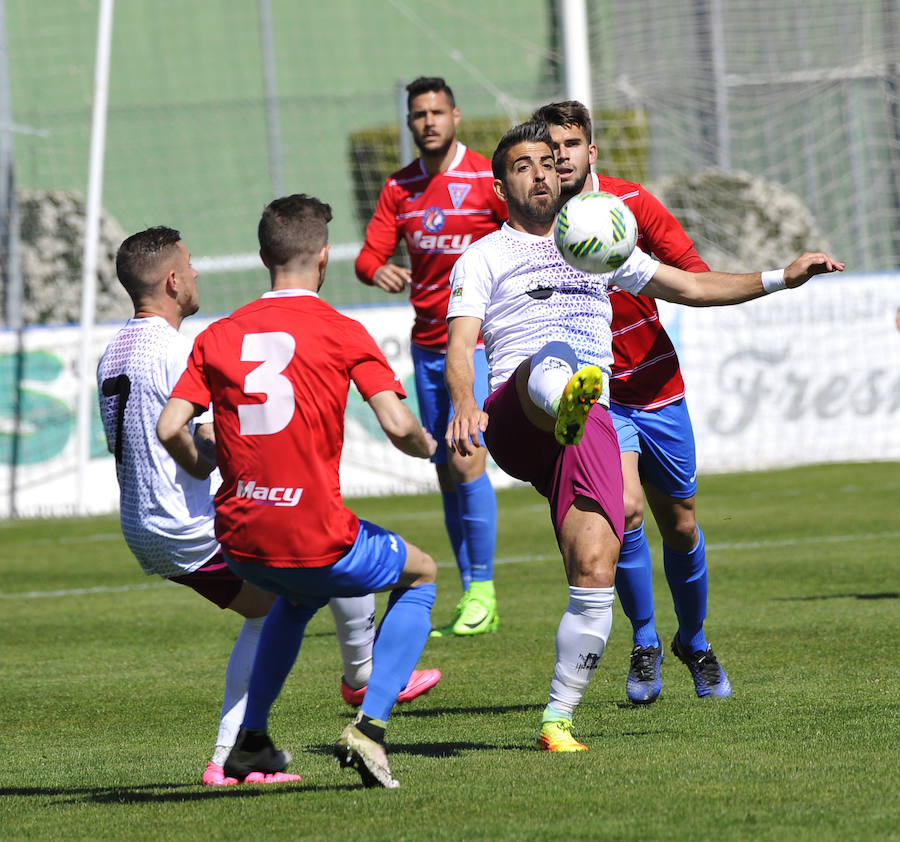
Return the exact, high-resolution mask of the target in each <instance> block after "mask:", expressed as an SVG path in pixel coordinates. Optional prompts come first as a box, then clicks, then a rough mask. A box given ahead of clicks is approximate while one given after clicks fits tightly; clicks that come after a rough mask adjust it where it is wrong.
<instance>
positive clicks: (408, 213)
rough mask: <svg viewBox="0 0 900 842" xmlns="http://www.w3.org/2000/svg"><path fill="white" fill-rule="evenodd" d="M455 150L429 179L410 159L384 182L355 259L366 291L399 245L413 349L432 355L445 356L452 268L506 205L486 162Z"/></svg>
mask: <svg viewBox="0 0 900 842" xmlns="http://www.w3.org/2000/svg"><path fill="white" fill-rule="evenodd" d="M457 147H458V148H457V154H456V158H455V159H454V160H453V163H452V164H451V165H450V168H449V169H448V170H446V171H445V172H442V173H438V174H437V175H429V174H428V173H427V172H425V167H424V165H423V164H422V159H421V158H416V160H415V161H413V162H412V163H411V164H409V166H406V167H404V168H403V169H402V170H398V171H397V172H395V173H394V174H393V175H392V176H391V177H390V178H389V179H388V180H387V183H386V184H385V185H384V187H383V188H382V190H381V194H380V195H379V197H378V204H377V205H376V207H375V214H374V215H373V216H372V219H371V220H370V222H369V224H368V226H367V227H366V240H365V243H363V247H362V251H361V252H360V253H359V257H357V258H356V276H357V277H358V278H359V279H360V280H361V281H362V282H363V283H365V284H371V283H372V278H373V277H374V275H375V272H376V270H377V269H378V268H379V267H381V266H383V265H384V264H385V263H387V262H388V260H389V259H390V257H391V255H393V253H394V250H395V249H396V248H397V243H399V242H400V238H401V237H403V239H404V241H405V242H406V247H407V249H408V251H409V259H410V265H411V271H412V288H411V290H410V294H409V300H410V302H411V303H412V305H413V307H414V308H415V311H416V318H415V322H414V323H413V329H412V341H413V342H415V343H416V345H421V346H422V347H424V348H429V349H431V350H436V351H444V350H446V348H447V305H448V304H449V302H450V270H451V269H452V268H453V264H454V263H456V259H457V258H458V257H459V256H460V255H461V254H462V253H463V251H464V250H465V248H466V247H467V246H468V245H469V244H470V243H473V242H475V240H479V239H481V238H482V237H483V236H484V235H485V234H490V233H491V232H492V231H496V230H497V229H498V228H499V227H500V225H501V224H502V223H503V222H504V220H506V217H507V212H506V203H505V202H504V201H502V200H501V199H499V198H498V197H497V194H496V193H494V187H493V184H494V176H493V173H492V172H491V162H490V161H489V160H488V159H487V158H485V157H484V156H483V155H479V154H478V153H477V152H473V151H472V150H471V149H468V148H466V147H465V146H463V144H461V143H457Z"/></svg>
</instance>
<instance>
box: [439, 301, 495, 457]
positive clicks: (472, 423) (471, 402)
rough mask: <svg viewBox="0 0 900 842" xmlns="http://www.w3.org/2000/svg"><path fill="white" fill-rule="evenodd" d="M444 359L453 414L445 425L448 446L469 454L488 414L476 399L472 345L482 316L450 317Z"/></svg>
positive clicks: (477, 440) (477, 445) (475, 444)
mask: <svg viewBox="0 0 900 842" xmlns="http://www.w3.org/2000/svg"><path fill="white" fill-rule="evenodd" d="M448 331H449V334H448V336H449V339H448V345H447V362H446V366H445V369H444V379H445V380H446V381H447V390H448V391H449V392H450V399H451V400H452V401H453V409H454V414H453V417H452V418H451V419H450V423H449V424H448V425H447V434H446V436H445V441H446V442H447V447H448V448H449V449H450V450H451V451H453V450H455V451H457V452H458V453H459V454H460V456H469V455H470V454H472V453H474V451H475V448H476V447H481V434H482V433H483V432H484V431H485V430H486V429H487V425H488V415H487V413H486V412H484V411H483V410H482V409H480V408H479V406H478V403H477V402H476V400H475V393H474V386H475V364H474V362H473V360H474V357H475V346H476V344H477V342H478V334H479V332H480V331H481V319H477V318H475V317H474V316H457V317H455V318H452V319H450V322H449V327H448Z"/></svg>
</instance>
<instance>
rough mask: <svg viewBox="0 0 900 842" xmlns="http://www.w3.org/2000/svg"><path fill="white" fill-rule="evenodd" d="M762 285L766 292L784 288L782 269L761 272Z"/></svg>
mask: <svg viewBox="0 0 900 842" xmlns="http://www.w3.org/2000/svg"><path fill="white" fill-rule="evenodd" d="M762 285H763V289H764V290H765V291H766V292H767V293H769V292H775V291H776V290H779V289H784V288H785V283H784V269H771V270H770V271H768V272H763V273H762Z"/></svg>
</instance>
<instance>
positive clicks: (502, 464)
mask: <svg viewBox="0 0 900 842" xmlns="http://www.w3.org/2000/svg"><path fill="white" fill-rule="evenodd" d="M515 379H516V375H515V373H513V374H512V375H511V376H510V378H509V380H507V381H506V383H504V384H503V385H502V386H501V387H500V388H499V389H497V391H496V392H494V393H493V394H492V395H490V396H489V397H488V399H487V400H486V401H485V403H484V411H485V412H487V414H488V416H489V418H490V423H489V424H488V428H487V429H486V430H485V431H484V443H485V444H486V445H487V449H488V451H489V452H490V454H491V457H492V458H493V460H494V461H495V462H496V463H497V466H498V467H499V468H501V469H502V470H503V471H505V472H506V473H507V474H509V475H510V476H511V477H515V478H516V479H520V480H523V481H524V482H530V483H531V484H532V485H533V486H534V487H535V488H536V489H537V490H538V491H539V492H540V493H541V494H542V495H543V496H544V497H546V498H547V499H548V500H549V502H550V519H551V521H552V522H553V528H554V529H555V530H556V534H557V536H558V535H559V531H560V529H561V527H562V522H563V519H564V518H565V516H566V513H567V512H568V511H569V509H570V508H571V507H572V504H573V503H574V502H575V498H576V497H587V498H589V499H591V500H594V501H596V502H597V503H598V504H599V506H600V508H601V509H602V510H603V513H604V514H605V515H606V518H607V520H608V521H609V523H610V525H611V526H612V528H613V531H614V532H615V533H616V536H617V537H618V539H619V542H620V543H621V541H622V532H623V531H624V529H625V504H624V502H623V495H624V488H623V485H622V459H621V456H620V455H619V440H618V438H617V437H616V430H615V427H613V423H612V419H611V418H610V415H609V412H608V411H607V410H606V407H604V406H601V405H600V404H596V405H595V406H594V407H593V409H592V410H591V413H590V415H588V418H587V423H586V424H585V425H584V436H583V437H582V439H581V442H580V443H579V444H577V445H576V446H574V447H563V445H561V444H559V443H558V442H557V441H556V439H555V438H554V437H553V433H551V432H545V431H544V430H539V429H538V428H537V427H535V426H534V424H532V423H531V422H530V421H529V420H528V419H527V418H526V417H525V413H524V411H523V410H522V406H521V404H520V403H519V398H518V395H517V394H516V385H515Z"/></svg>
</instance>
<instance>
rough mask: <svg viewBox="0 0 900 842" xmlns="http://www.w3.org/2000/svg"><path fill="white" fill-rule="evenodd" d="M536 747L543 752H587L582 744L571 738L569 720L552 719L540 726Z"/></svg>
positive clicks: (570, 722) (570, 721) (586, 748)
mask: <svg viewBox="0 0 900 842" xmlns="http://www.w3.org/2000/svg"><path fill="white" fill-rule="evenodd" d="M537 747H538V748H539V749H542V750H543V751H561V752H568V751H587V750H588V747H587V746H586V745H584V743H579V742H578V740H576V739H575V737H573V736H572V720H571V719H554V720H551V721H550V722H544V723H542V724H541V735H540V737H538V741H537Z"/></svg>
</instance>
